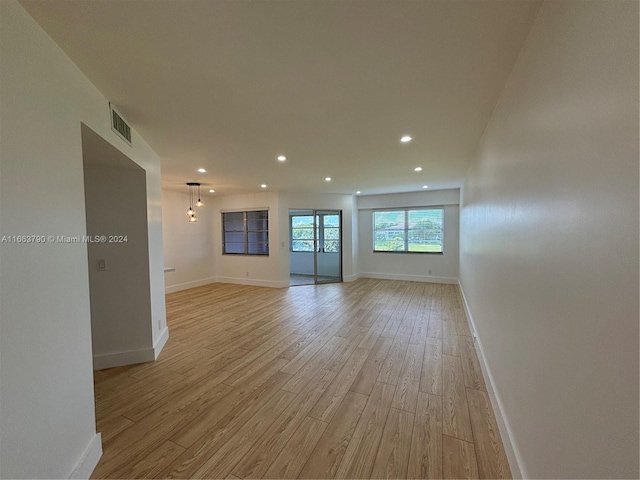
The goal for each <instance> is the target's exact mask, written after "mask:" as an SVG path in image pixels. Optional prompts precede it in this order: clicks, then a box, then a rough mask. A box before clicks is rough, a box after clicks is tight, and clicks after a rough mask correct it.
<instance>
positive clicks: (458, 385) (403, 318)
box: [93, 279, 511, 478]
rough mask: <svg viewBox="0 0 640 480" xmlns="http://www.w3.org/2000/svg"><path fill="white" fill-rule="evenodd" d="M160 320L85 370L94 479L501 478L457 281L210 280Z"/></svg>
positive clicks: (500, 453)
mask: <svg viewBox="0 0 640 480" xmlns="http://www.w3.org/2000/svg"><path fill="white" fill-rule="evenodd" d="M167 321H168V325H169V331H170V339H169V341H168V342H167V345H166V346H165V348H164V350H163V352H162V353H161V354H160V357H159V358H158V360H157V361H156V362H153V363H146V364H141V365H133V366H128V367H119V368H112V369H107V370H102V371H97V372H95V394H96V416H97V426H98V431H99V432H102V439H103V449H104V454H103V456H102V459H101V460H100V463H99V465H98V467H97V468H96V470H95V472H94V475H93V476H94V478H477V477H480V478H510V475H511V473H510V470H509V465H508V463H507V459H506V456H505V453H504V448H503V446H502V442H501V439H500V434H499V432H498V428H497V426H496V421H495V418H494V414H493V411H492V409H491V404H490V402H489V397H488V395H487V392H486V387H485V382H484V379H483V377H482V372H481V370H480V366H479V363H478V359H477V356H476V352H475V348H474V343H473V339H472V338H471V331H470V329H469V325H468V323H467V319H466V316H465V313H464V310H463V308H462V304H461V300H460V294H459V292H458V289H457V287H456V286H453V285H441V284H433V283H418V282H403V281H390V280H373V279H360V280H358V281H356V282H353V283H340V284H330V285H319V286H313V285H310V286H304V287H295V288H288V289H270V288H262V287H250V286H241V285H227V284H211V285H206V286H203V287H198V288H194V289H191V290H185V291H182V292H177V293H174V294H170V295H168V296H167Z"/></svg>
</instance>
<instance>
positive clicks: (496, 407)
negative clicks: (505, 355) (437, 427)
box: [458, 281, 528, 478]
mask: <svg viewBox="0 0 640 480" xmlns="http://www.w3.org/2000/svg"><path fill="white" fill-rule="evenodd" d="M458 288H459V289H460V293H461V294H462V304H463V305H464V310H465V313H466V314H467V318H468V319H469V323H470V324H471V328H472V330H473V333H474V334H475V340H476V343H477V344H478V349H477V350H478V354H479V355H478V357H479V358H478V360H479V361H480V368H481V369H482V375H483V376H484V378H485V380H486V382H485V383H486V386H487V393H488V394H489V399H490V400H491V406H492V407H493V413H494V414H495V417H496V423H497V424H498V429H499V430H500V436H501V437H502V444H503V445H504V450H505V453H506V454H507V460H508V461H509V467H510V468H511V476H512V478H525V477H523V472H522V468H521V467H520V465H521V464H522V463H521V462H520V458H521V457H520V454H519V453H518V450H517V448H516V446H515V444H514V442H513V434H512V431H511V427H510V426H509V422H508V421H507V418H506V416H505V415H504V408H503V407H502V402H501V401H500V397H499V396H498V395H497V394H496V390H495V388H494V387H493V384H494V382H493V376H492V375H491V370H490V369H489V366H488V365H487V361H486V357H485V355H484V349H483V348H482V340H481V339H480V337H479V336H478V330H477V329H476V324H475V322H474V321H473V315H471V310H470V309H469V304H468V303H467V297H466V296H465V294H464V289H463V288H462V284H461V283H460V282H459V281H458ZM527 478H528V477H527Z"/></svg>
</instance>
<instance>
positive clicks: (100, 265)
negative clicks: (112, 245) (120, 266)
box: [96, 258, 107, 272]
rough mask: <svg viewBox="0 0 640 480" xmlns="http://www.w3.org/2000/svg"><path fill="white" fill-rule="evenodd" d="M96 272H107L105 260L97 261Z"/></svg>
mask: <svg viewBox="0 0 640 480" xmlns="http://www.w3.org/2000/svg"><path fill="white" fill-rule="evenodd" d="M96 270H98V271H99V272H105V271H106V270H107V261H106V260H105V259H104V258H100V259H98V260H96Z"/></svg>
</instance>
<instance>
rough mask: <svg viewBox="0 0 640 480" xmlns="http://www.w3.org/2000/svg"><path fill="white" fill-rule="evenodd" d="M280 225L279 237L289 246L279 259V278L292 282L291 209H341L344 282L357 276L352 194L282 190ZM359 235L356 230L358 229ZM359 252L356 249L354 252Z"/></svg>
mask: <svg viewBox="0 0 640 480" xmlns="http://www.w3.org/2000/svg"><path fill="white" fill-rule="evenodd" d="M279 200H280V205H279V206H280V216H281V218H283V221H282V223H281V224H280V225H279V230H280V238H281V239H282V241H283V242H284V245H285V247H286V249H285V251H284V253H283V255H282V256H281V261H280V279H281V281H286V284H287V285H288V284H289V271H290V258H289V210H313V209H316V210H322V209H327V210H341V211H342V249H343V250H342V277H343V280H344V281H345V282H350V281H353V280H355V279H357V278H358V271H357V270H356V268H357V259H356V258H355V255H354V249H353V245H354V241H355V240H354V229H353V225H354V221H355V218H356V216H355V210H354V208H353V207H354V200H353V196H352V195H342V194H313V193H281V194H280V195H279ZM356 234H357V232H356ZM355 254H356V255H357V251H356V252H355Z"/></svg>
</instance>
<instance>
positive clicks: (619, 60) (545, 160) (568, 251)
mask: <svg viewBox="0 0 640 480" xmlns="http://www.w3.org/2000/svg"><path fill="white" fill-rule="evenodd" d="M638 128H639V125H638V3H637V2H631V1H626V2H625V1H616V2H612V1H600V2H593V1H584V0H579V1H562V2H547V3H545V4H544V5H543V6H542V8H541V10H540V12H539V15H538V18H537V20H536V22H535V24H534V26H533V28H532V31H531V33H530V36H529V38H528V40H527V42H526V45H525V47H524V49H523V51H522V53H521V55H520V57H519V60H518V62H517V64H516V66H515V68H514V70H513V72H512V74H511V77H510V79H509V81H508V83H507V85H506V87H505V89H504V91H503V93H502V96H501V99H500V102H499V104H498V106H497V108H496V110H495V112H494V114H493V117H492V119H491V123H490V125H489V127H488V128H487V130H486V132H485V135H484V138H483V141H482V144H481V146H480V148H479V150H478V153H477V155H476V159H475V161H474V162H473V164H472V166H471V168H470V170H469V172H468V175H467V179H466V182H465V185H464V189H463V195H462V202H461V244H460V248H461V255H460V258H461V262H460V280H461V285H462V288H463V290H464V294H465V297H466V301H467V302H468V306H469V308H470V312H471V314H472V318H473V323H474V324H475V328H476V330H477V333H478V336H479V340H480V345H481V347H482V351H483V355H484V359H485V361H486V365H487V366H488V371H489V373H490V376H491V381H492V384H493V386H494V388H495V393H496V395H497V399H498V403H499V405H500V406H501V410H502V414H503V415H504V419H505V420H506V422H507V425H508V429H509V431H510V434H511V440H512V445H513V447H514V448H515V456H516V457H517V459H518V462H519V466H520V469H521V473H522V474H523V475H524V476H525V477H528V478H582V477H589V478H622V477H628V478H638V476H639V472H638V451H639V448H638V378H639V372H638V289H639V285H638V214H639V212H638V156H639V152H638Z"/></svg>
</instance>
